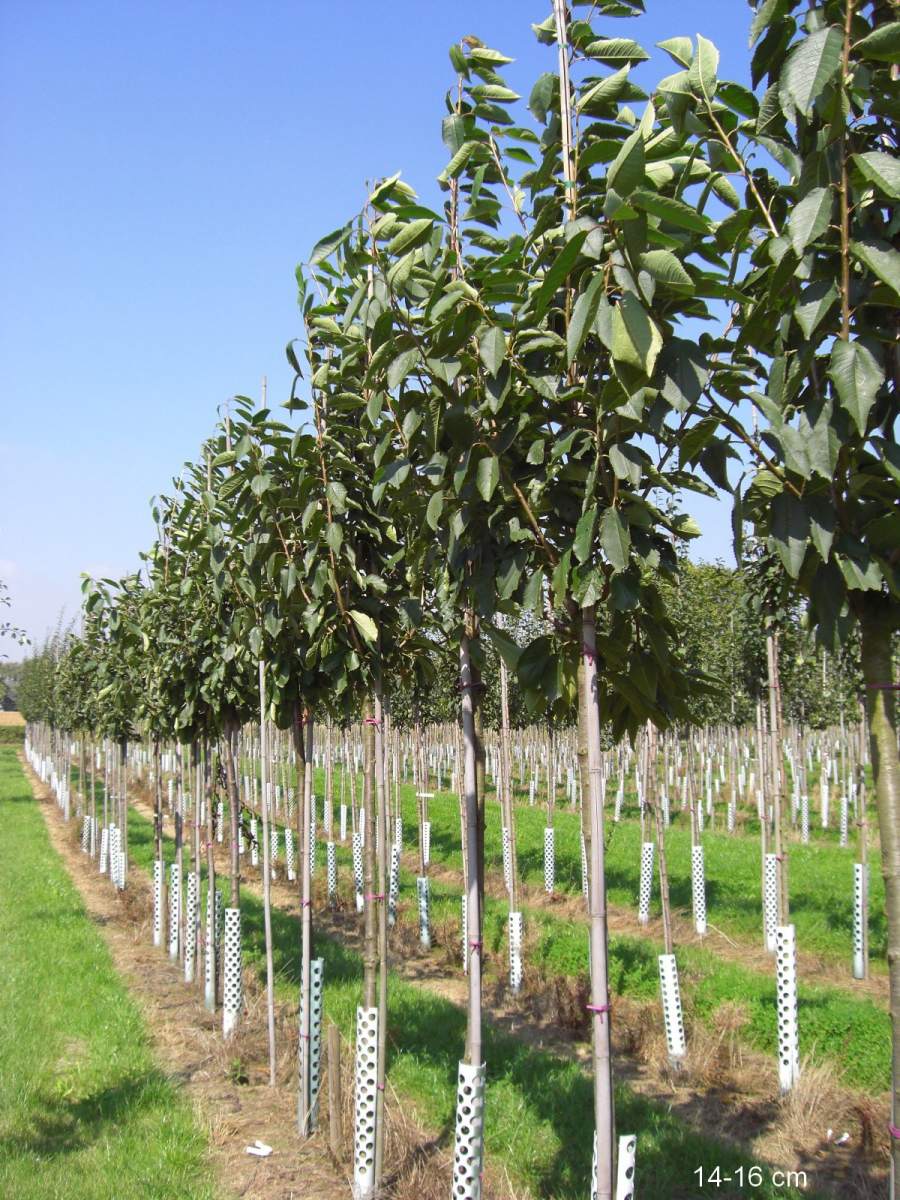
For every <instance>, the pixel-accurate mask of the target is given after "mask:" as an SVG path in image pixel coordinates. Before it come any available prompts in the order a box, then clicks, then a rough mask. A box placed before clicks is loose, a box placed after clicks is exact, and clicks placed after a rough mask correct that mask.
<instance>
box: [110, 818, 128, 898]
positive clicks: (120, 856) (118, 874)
mask: <svg viewBox="0 0 900 1200" xmlns="http://www.w3.org/2000/svg"><path fill="white" fill-rule="evenodd" d="M109 857H110V865H111V867H112V879H113V883H114V884H115V885H116V887H117V888H118V889H119V891H121V890H122V889H123V888H124V887H125V847H124V846H123V844H122V830H121V829H119V827H118V825H114V826H113V827H112V833H111V834H110V839H109Z"/></svg>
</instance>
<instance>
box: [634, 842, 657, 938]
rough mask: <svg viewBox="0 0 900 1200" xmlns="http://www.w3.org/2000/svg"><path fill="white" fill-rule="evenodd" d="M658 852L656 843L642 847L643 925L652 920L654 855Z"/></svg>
mask: <svg viewBox="0 0 900 1200" xmlns="http://www.w3.org/2000/svg"><path fill="white" fill-rule="evenodd" d="M655 850H656V845H655V843H654V842H644V843H643V844H642V845H641V877H640V883H639V884H638V921H639V922H640V923H641V925H646V924H648V922H649V920H650V896H651V895H652V893H653V855H654V853H655Z"/></svg>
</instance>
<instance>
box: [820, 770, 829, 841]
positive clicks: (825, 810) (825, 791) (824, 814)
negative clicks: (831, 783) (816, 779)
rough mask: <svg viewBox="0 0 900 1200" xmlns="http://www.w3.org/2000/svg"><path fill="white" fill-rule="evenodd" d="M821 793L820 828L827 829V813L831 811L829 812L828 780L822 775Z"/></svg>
mask: <svg viewBox="0 0 900 1200" xmlns="http://www.w3.org/2000/svg"><path fill="white" fill-rule="evenodd" d="M821 791H822V828H823V829H827V828H828V817H829V813H830V811H831V810H830V794H829V791H828V780H827V778H826V777H825V776H824V775H823V776H822V786H821Z"/></svg>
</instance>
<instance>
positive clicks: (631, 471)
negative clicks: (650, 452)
mask: <svg viewBox="0 0 900 1200" xmlns="http://www.w3.org/2000/svg"><path fill="white" fill-rule="evenodd" d="M609 465H610V466H611V467H612V469H613V474H614V475H615V477H616V478H617V479H625V480H627V481H628V483H630V484H631V486H632V487H635V488H636V487H637V486H638V485H639V484H640V482H641V469H642V464H641V456H640V453H639V451H638V450H637V449H636V448H635V447H634V446H629V445H628V444H627V443H622V444H621V445H614V446H610V448H609Z"/></svg>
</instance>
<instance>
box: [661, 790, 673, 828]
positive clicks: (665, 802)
mask: <svg viewBox="0 0 900 1200" xmlns="http://www.w3.org/2000/svg"><path fill="white" fill-rule="evenodd" d="M662 818H663V825H671V823H672V812H671V806H670V805H669V793H668V792H667V791H666V790H665V789H663V793H662Z"/></svg>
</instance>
